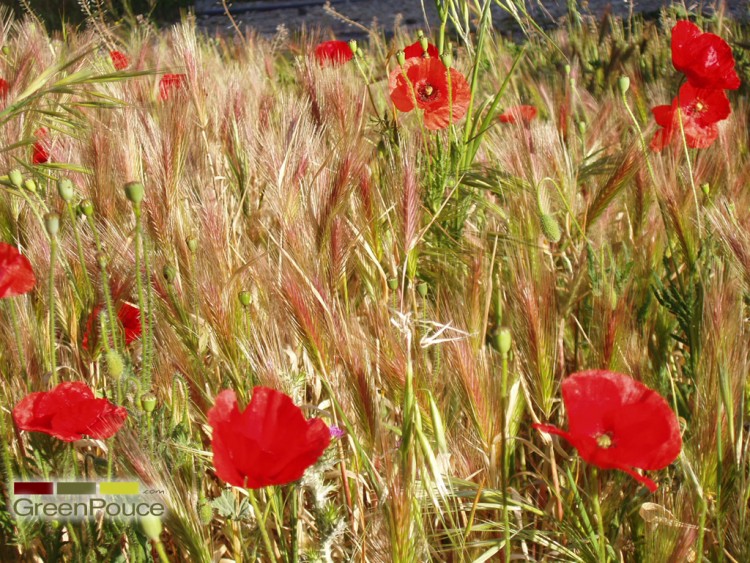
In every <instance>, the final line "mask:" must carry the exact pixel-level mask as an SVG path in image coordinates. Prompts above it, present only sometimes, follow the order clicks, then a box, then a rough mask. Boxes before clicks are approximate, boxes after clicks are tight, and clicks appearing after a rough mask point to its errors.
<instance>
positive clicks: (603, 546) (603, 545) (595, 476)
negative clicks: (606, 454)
mask: <svg viewBox="0 0 750 563" xmlns="http://www.w3.org/2000/svg"><path fill="white" fill-rule="evenodd" d="M591 482H592V483H593V487H592V489H593V490H592V493H591V501H592V503H593V504H594V512H595V513H596V526H597V534H598V536H599V537H598V540H599V541H598V548H599V561H600V563H607V542H606V538H605V536H604V520H603V519H602V505H601V503H600V502H599V470H598V469H597V468H596V467H592V468H591Z"/></svg>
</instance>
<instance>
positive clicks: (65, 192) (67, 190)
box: [57, 178, 75, 202]
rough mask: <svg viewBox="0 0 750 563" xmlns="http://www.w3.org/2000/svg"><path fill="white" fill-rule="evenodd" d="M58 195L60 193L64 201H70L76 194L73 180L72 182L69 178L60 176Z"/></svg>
mask: <svg viewBox="0 0 750 563" xmlns="http://www.w3.org/2000/svg"><path fill="white" fill-rule="evenodd" d="M57 195H59V196H60V197H61V198H62V200H63V201H67V202H70V201H71V200H72V199H73V196H74V195H75V190H74V189H73V182H71V181H70V180H69V179H68V178H60V179H59V180H58V181H57Z"/></svg>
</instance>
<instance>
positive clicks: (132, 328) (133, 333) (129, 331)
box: [81, 303, 142, 350]
mask: <svg viewBox="0 0 750 563" xmlns="http://www.w3.org/2000/svg"><path fill="white" fill-rule="evenodd" d="M102 309H103V306H102V305H97V306H96V307H94V310H93V311H91V315H90V316H89V320H88V321H87V322H86V332H85V333H84V335H83V340H82V341H81V346H83V349H84V350H88V349H89V339H93V338H94V334H96V332H95V329H94V322H96V321H97V319H98V318H99V313H101V312H102ZM117 320H118V321H120V326H122V328H123V331H124V332H125V345H126V346H127V345H128V344H130V343H131V342H133V341H134V340H135V339H137V338H138V337H139V336H140V335H141V330H142V328H141V311H140V309H138V307H136V306H134V305H131V304H130V303H123V304H122V305H120V308H119V309H118V310H117Z"/></svg>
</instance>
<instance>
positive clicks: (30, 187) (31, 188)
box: [23, 178, 36, 194]
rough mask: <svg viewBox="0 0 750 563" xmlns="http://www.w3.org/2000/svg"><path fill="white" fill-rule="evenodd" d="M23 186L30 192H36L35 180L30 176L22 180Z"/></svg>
mask: <svg viewBox="0 0 750 563" xmlns="http://www.w3.org/2000/svg"><path fill="white" fill-rule="evenodd" d="M23 187H24V189H26V190H28V191H30V192H31V193H32V194H35V193H36V182H35V181H34V180H32V179H31V178H26V179H25V180H24V181H23Z"/></svg>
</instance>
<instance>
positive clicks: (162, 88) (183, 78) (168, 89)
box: [159, 74, 187, 101]
mask: <svg viewBox="0 0 750 563" xmlns="http://www.w3.org/2000/svg"><path fill="white" fill-rule="evenodd" d="M186 82H187V75H186V74H165V75H164V76H162V77H161V79H160V80H159V98H161V100H162V101H166V100H168V99H169V96H170V95H171V94H172V91H174V90H180V89H182V88H184V87H185V83H186Z"/></svg>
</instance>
